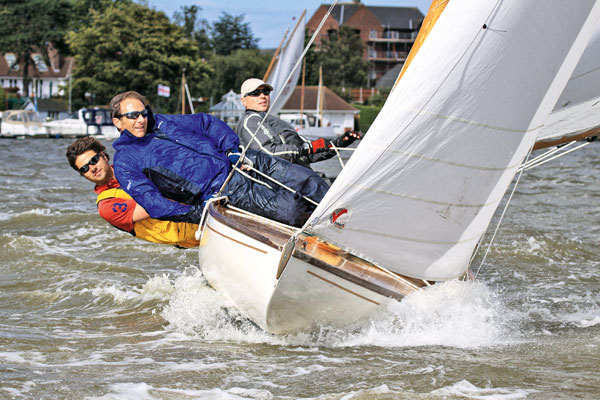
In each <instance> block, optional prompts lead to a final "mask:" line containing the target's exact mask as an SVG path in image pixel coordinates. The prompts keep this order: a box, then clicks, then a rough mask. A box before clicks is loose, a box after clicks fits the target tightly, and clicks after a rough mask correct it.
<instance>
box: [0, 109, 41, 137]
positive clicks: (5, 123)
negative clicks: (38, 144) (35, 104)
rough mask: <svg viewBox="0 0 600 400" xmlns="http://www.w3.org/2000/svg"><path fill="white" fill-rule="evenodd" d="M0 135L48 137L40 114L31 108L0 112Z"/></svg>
mask: <svg viewBox="0 0 600 400" xmlns="http://www.w3.org/2000/svg"><path fill="white" fill-rule="evenodd" d="M0 114H1V116H2V118H0V119H1V121H2V122H1V123H0V137H3V138H45V137H48V135H47V134H46V132H45V131H44V129H43V128H42V123H41V122H39V117H38V114H37V113H36V112H35V111H30V110H7V111H4V112H2V113H0Z"/></svg>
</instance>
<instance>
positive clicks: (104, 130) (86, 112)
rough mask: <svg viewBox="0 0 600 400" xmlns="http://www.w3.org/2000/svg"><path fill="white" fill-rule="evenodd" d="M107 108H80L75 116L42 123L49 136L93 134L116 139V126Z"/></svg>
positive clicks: (76, 136)
mask: <svg viewBox="0 0 600 400" xmlns="http://www.w3.org/2000/svg"><path fill="white" fill-rule="evenodd" d="M108 117H109V114H108V111H107V110H102V109H85V108H84V109H81V110H79V111H78V112H77V118H66V119H60V120H56V121H51V122H45V123H44V124H43V126H44V129H45V130H46V132H47V134H48V135H49V136H51V137H65V138H78V137H84V136H94V137H97V138H100V139H116V138H117V137H119V132H118V131H117V128H115V127H114V126H113V125H112V122H110V121H109V119H108Z"/></svg>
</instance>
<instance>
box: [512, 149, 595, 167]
mask: <svg viewBox="0 0 600 400" xmlns="http://www.w3.org/2000/svg"><path fill="white" fill-rule="evenodd" d="M571 143H575V142H571ZM571 143H569V144H571ZM590 143H591V142H585V143H583V144H580V145H579V146H577V147H575V148H573V149H571V150H568V151H564V147H563V148H562V149H563V152H562V153H561V154H557V155H555V156H554V157H550V158H548V159H546V160H544V161H540V162H538V163H535V164H531V163H530V164H529V165H527V166H522V167H521V169H522V170H525V171H527V170H530V169H531V168H535V167H539V166H540V165H543V164H546V163H547V162H548V161H552V160H554V159H556V158H559V157H562V156H564V155H567V154H569V153H570V152H572V151H575V150H579V149H581V148H582V147H585V146H587V145H588V144H590ZM565 147H566V146H565Z"/></svg>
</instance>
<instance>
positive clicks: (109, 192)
mask: <svg viewBox="0 0 600 400" xmlns="http://www.w3.org/2000/svg"><path fill="white" fill-rule="evenodd" d="M112 198H117V199H132V197H131V196H130V195H128V194H127V192H125V191H124V190H123V189H121V188H112V189H106V190H104V191H103V192H101V193H100V194H98V197H97V198H96V205H98V203H100V202H101V201H102V200H105V199H112ZM197 230H198V224H191V223H188V222H172V221H161V220H158V219H154V218H146V219H143V220H141V221H138V222H135V223H134V224H133V231H134V232H132V234H133V235H134V236H135V237H138V238H140V239H143V240H146V241H148V242H153V243H161V244H171V245H175V246H181V247H198V245H199V242H198V241H197V240H196V231H197Z"/></svg>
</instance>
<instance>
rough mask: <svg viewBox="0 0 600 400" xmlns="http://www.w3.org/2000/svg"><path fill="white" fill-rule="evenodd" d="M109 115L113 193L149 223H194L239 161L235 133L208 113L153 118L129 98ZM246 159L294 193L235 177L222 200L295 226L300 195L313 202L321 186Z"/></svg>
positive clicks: (301, 216)
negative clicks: (116, 188)
mask: <svg viewBox="0 0 600 400" xmlns="http://www.w3.org/2000/svg"><path fill="white" fill-rule="evenodd" d="M110 108H111V117H112V120H113V123H114V124H115V126H116V127H117V129H118V130H119V131H120V132H121V136H120V137H119V138H118V139H117V140H116V141H115V142H114V143H113V147H114V149H115V150H116V153H115V156H114V170H115V175H116V178H117V180H118V181H119V183H120V184H121V188H123V189H124V190H125V191H126V192H127V193H129V194H130V195H131V196H132V197H133V198H134V200H135V201H136V202H137V203H138V204H140V205H141V206H142V207H143V208H144V209H145V210H146V211H147V212H148V214H149V215H150V216H151V217H152V218H157V219H163V220H170V221H176V222H193V223H198V222H200V217H201V215H202V210H203V208H204V204H205V202H206V200H208V199H210V198H211V197H213V196H214V195H215V194H217V192H218V191H219V189H220V188H221V186H222V185H223V183H224V182H225V180H226V178H227V176H228V175H229V172H230V171H231V169H232V163H235V162H237V160H238V159H239V157H240V154H239V139H238V137H237V135H236V134H235V132H233V130H231V129H230V128H229V127H228V126H227V125H226V124H225V123H224V122H222V121H221V120H219V119H217V118H215V117H213V116H211V115H208V114H201V113H199V114H192V115H161V114H156V115H153V114H152V111H151V110H150V108H149V107H147V106H146V101H145V98H144V97H143V96H142V95H140V94H139V93H137V92H133V91H131V92H125V93H121V94H118V95H117V96H115V97H114V98H113V99H112V100H111V103H110ZM246 156H247V158H248V159H250V161H247V160H244V161H245V162H247V163H249V164H253V166H254V168H256V169H258V170H259V171H261V172H264V173H267V174H268V175H270V176H271V177H273V178H274V179H277V180H279V181H280V182H282V183H284V184H286V185H287V186H288V187H291V188H292V189H294V190H296V191H297V193H295V194H294V193H292V192H290V191H288V190H286V189H284V188H281V187H280V186H279V185H275V184H273V183H270V184H269V185H270V187H269V186H267V185H264V184H261V183H260V182H257V180H256V179H251V178H250V177H249V176H248V175H251V173H249V174H246V173H240V172H239V171H236V172H235V173H234V174H233V176H232V178H231V180H230V181H229V183H228V184H227V185H226V186H225V189H224V190H223V193H222V195H225V196H228V199H229V203H230V204H232V205H234V206H237V207H240V208H243V209H245V210H247V211H250V212H252V213H256V214H259V215H262V216H264V217H267V218H270V219H274V220H277V221H279V222H283V223H286V224H290V225H295V226H299V225H302V223H303V222H304V221H305V220H306V218H307V217H308V215H309V214H310V212H311V211H312V209H313V208H314V207H313V206H311V204H310V203H308V202H307V201H306V200H304V199H302V195H304V196H306V197H308V198H311V199H313V200H314V201H316V202H319V201H320V200H321V199H322V198H323V196H324V195H325V192H326V191H327V189H328V185H327V184H326V183H325V182H324V181H323V180H322V179H321V178H320V177H319V176H318V175H317V174H315V173H314V172H313V171H311V170H310V169H307V168H304V167H301V166H298V165H294V164H291V163H289V162H287V161H285V160H281V159H277V158H274V157H271V156H269V155H267V154H265V153H262V152H258V151H253V150H248V152H247V153H246ZM242 169H243V168H242ZM258 180H260V179H258Z"/></svg>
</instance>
